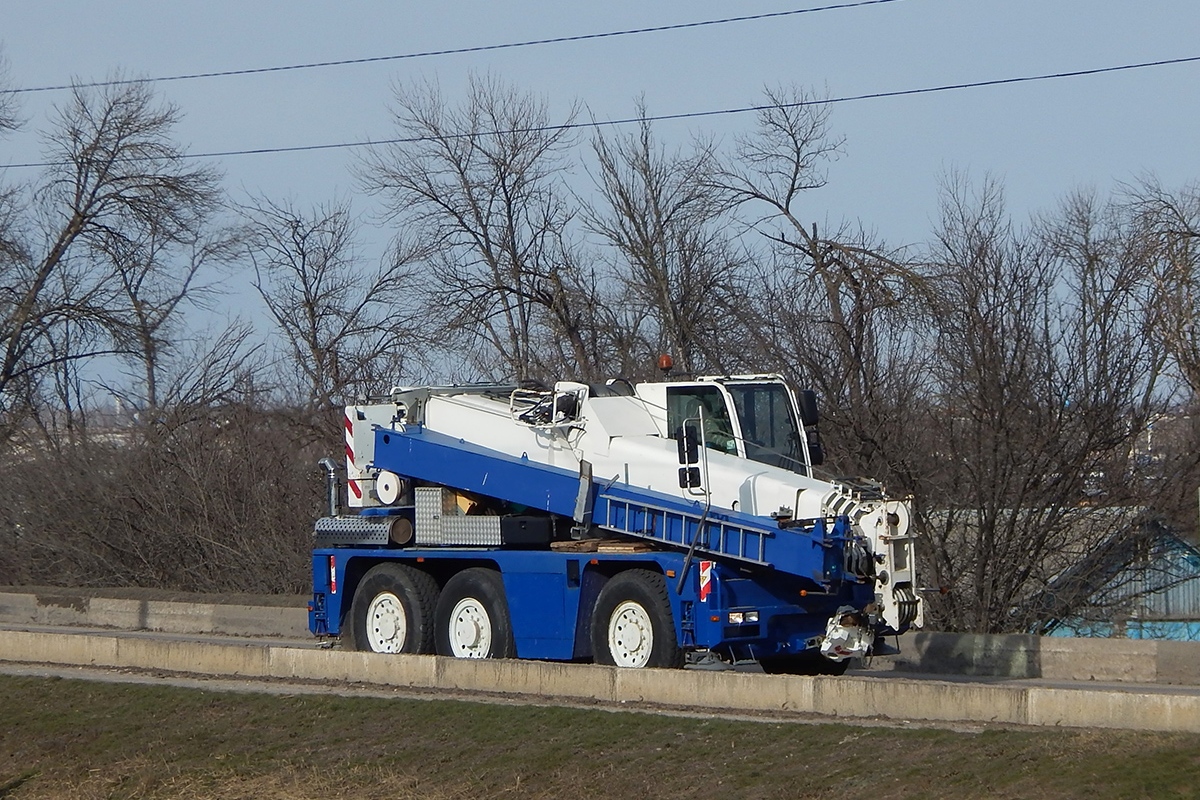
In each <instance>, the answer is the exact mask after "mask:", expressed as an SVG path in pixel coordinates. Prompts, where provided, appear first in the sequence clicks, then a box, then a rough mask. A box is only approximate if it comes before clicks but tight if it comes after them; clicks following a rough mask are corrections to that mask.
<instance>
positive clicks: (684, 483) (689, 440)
mask: <svg viewBox="0 0 1200 800" xmlns="http://www.w3.org/2000/svg"><path fill="white" fill-rule="evenodd" d="M675 444H676V445H677V446H678V448H679V465H680V466H679V488H680V489H698V488H700V468H699V467H698V466H696V464H699V463H700V431H699V430H697V428H696V426H695V425H683V426H682V427H680V428H678V429H676V431H675Z"/></svg>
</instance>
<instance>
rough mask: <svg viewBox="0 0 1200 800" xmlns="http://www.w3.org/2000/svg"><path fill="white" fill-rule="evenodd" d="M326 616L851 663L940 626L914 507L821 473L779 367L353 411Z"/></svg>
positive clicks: (681, 651)
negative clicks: (920, 566)
mask: <svg viewBox="0 0 1200 800" xmlns="http://www.w3.org/2000/svg"><path fill="white" fill-rule="evenodd" d="M345 431H346V480H345V496H346V499H347V502H346V504H345V507H344V508H343V507H341V503H340V499H339V490H338V486H337V484H336V482H335V481H336V469H335V465H334V464H333V462H331V461H329V460H325V461H323V464H324V465H325V466H326V469H327V471H328V475H329V480H330V488H331V492H330V494H331V497H330V509H329V514H328V516H325V517H323V518H321V519H320V520H318V522H317V524H316V529H315V548H314V551H313V584H314V585H313V599H312V602H311V603H310V613H309V622H310V627H311V629H312V631H313V632H314V633H315V634H318V635H329V636H341V638H342V641H343V642H344V643H346V644H347V645H349V646H351V647H354V648H356V649H361V650H370V651H376V652H383V653H439V654H442V655H447V656H457V657H461V658H488V657H519V658H537V659H552V660H594V661H595V662H597V663H601V664H610V665H617V666H623V667H672V666H683V665H696V666H706V667H720V666H722V665H733V664H737V663H743V662H747V661H757V662H759V663H760V664H761V665H762V666H763V668H764V669H766V670H768V671H789V672H807V673H840V672H841V671H844V669H845V667H846V665H847V664H848V663H849V660H850V659H852V658H861V657H865V656H868V655H871V654H872V653H875V652H879V650H880V649H881V647H883V646H884V645H883V641H882V638H881V637H883V636H885V635H888V634H893V633H903V632H904V631H906V630H908V629H909V628H910V627H919V626H920V625H921V622H922V613H923V609H922V605H923V604H922V601H921V599H920V595H919V593H918V591H917V589H916V586H917V583H916V575H915V563H914V562H915V558H914V551H913V536H912V534H911V532H910V530H909V517H910V513H909V505H908V503H907V502H906V501H905V500H903V499H895V498H889V497H887V496H886V495H885V494H884V493H883V492H882V490H880V489H879V487H877V486H869V487H863V486H855V485H851V484H850V483H846V482H838V481H830V480H826V479H824V478H822V477H819V476H818V474H817V472H816V470H815V467H817V466H819V465H820V464H821V463H822V459H823V455H822V452H821V443H820V437H819V433H818V418H817V409H816V403H815V400H814V397H813V395H812V393H811V392H801V393H799V394H798V395H797V394H796V393H794V392H793V391H792V390H791V388H790V387H789V386H788V385H787V384H786V383H785V382H784V381H783V380H782V379H781V378H780V377H779V376H777V375H738V376H721V377H705V378H699V379H695V380H665V381H657V382H645V383H637V384H633V383H630V382H627V381H623V380H616V381H609V382H608V383H607V384H604V385H588V384H584V383H576V382H571V381H560V382H558V383H557V384H555V385H554V387H553V388H552V389H550V388H545V389H541V388H539V389H526V388H519V387H515V386H499V385H488V386H424V387H401V388H397V389H394V390H393V391H392V392H391V394H390V395H389V396H387V397H386V398H381V399H379V400H376V401H371V402H363V403H359V404H356V405H352V406H348V407H346V415H345Z"/></svg>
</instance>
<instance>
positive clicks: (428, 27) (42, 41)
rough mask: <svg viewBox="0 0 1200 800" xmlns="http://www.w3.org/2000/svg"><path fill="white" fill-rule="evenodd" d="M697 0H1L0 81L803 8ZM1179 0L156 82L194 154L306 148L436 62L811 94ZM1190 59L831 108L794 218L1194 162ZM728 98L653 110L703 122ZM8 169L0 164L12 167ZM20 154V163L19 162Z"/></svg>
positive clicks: (617, 111) (1174, 14)
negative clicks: (821, 157)
mask: <svg viewBox="0 0 1200 800" xmlns="http://www.w3.org/2000/svg"><path fill="white" fill-rule="evenodd" d="M826 4H827V3H826V2H822V0H798V1H797V2H793V3H788V2H782V0H770V1H769V2H768V0H753V1H752V2H742V3H736V4H735V3H719V2H711V1H708V0H691V2H678V1H677V0H670V1H668V2H657V3H647V2H628V0H615V1H612V2H605V3H592V4H576V3H563V2H561V1H560V2H534V1H533V0H524V1H522V2H510V3H496V2H476V1H474V0H472V1H471V2H454V3H419V4H418V3H385V2H379V1H378V0H376V1H375V2H369V3H368V2H356V1H354V0H349V1H346V2H337V3H331V2H328V0H322V2H313V1H312V0H288V2H281V1H279V0H269V1H268V0H238V2H232V1H231V0H207V1H206V2H164V1H163V0H155V1H154V2H150V0H122V1H121V2H107V3H97V2H94V0H93V1H92V2H85V1H84V0H6V2H4V3H3V4H2V5H0V41H2V42H3V48H4V54H5V56H6V57H7V60H8V62H9V76H10V80H11V84H12V86H13V88H24V87H31V86H42V85H47V84H58V83H62V82H67V81H69V80H70V79H71V78H72V77H77V78H79V79H83V80H95V79H104V78H105V77H108V76H110V75H111V74H112V73H113V72H114V71H115V70H118V69H119V70H122V71H124V72H125V73H127V74H129V75H132V76H161V75H174V74H180V73H192V72H202V71H214V70H231V69H240V68H253V67H268V66H275V65H286V64H296V63H304V62H313V61H326V60H339V59H353V58H364V57H372V56H386V55H393V54H399V53H408V52H414V51H424V50H433V49H443V48H458V47H470V46H477V45H488V44H499V43H504V42H512V41H521V40H528V39H537V38H544V37H557V36H571V35H579V34H588V33H599V32H605V31H613V30H621V29H628V28H638V27H645V26H656V25H669V24H673V23H683V22H694V21H700V20H707V19H716V18H722V17H729V16H737V15H745V14H757V13H769V12H778V11H788V10H793V9H801V8H806V7H814V6H820V5H826ZM1198 34H1200V2H1197V0H1139V1H1138V2H1132V0H990V1H988V0H896V1H895V2H889V3H885V4H880V5H873V6H867V7H860V8H852V9H842V10H829V11H823V12H819V13H809V14H800V15H795V16H790V17H783V18H776V19H771V20H766V21H757V22H740V23H734V24H728V25H718V26H711V27H705V28H697V29H691V30H679V31H671V32H662V33H647V34H642V35H636V36H625V37H617V38H609V39H601V40H595V41H589V42H575V43H563V44H551V45H543V46H538V47H528V48H519V49H511V50H504V51H497V52H488V53H480V54H473V55H451V56H442V57H433V58H423V59H414V60H406V61H391V62H382V63H375V64H365V65H357V66H343V67H333V68H327V69H315V70H302V71H293V72H283V73H275V74H270V75H253V76H245V77H228V78H212V79H204V80H191V81H180V82H173V83H164V84H162V85H161V86H160V91H161V92H162V93H163V95H164V96H165V97H166V98H168V99H170V100H172V101H173V102H175V103H177V104H178V105H179V106H180V107H181V109H182V110H183V112H184V114H185V115H186V118H185V122H184V124H183V126H182V127H181V129H180V135H181V138H182V139H183V140H184V141H185V142H187V143H188V144H189V146H190V147H191V149H192V150H193V151H196V152H208V151H221V150H233V149H241V148H257V147H287V146H294V145H305V144H322V143H332V142H342V141H353V140H361V139H364V138H383V137H387V136H388V135H389V134H390V129H389V125H388V119H387V104H388V102H389V100H390V98H391V94H392V91H391V86H392V85H393V82H395V81H397V80H400V81H404V80H408V79H410V78H433V79H436V80H438V81H439V82H440V83H441V85H442V87H443V90H444V92H445V94H446V96H447V97H448V98H450V99H454V100H457V99H458V98H459V97H461V89H462V87H463V85H464V82H465V76H466V75H467V74H468V72H469V71H471V70H475V71H490V72H491V73H493V74H495V75H497V76H499V77H501V78H504V79H506V80H508V81H510V82H512V83H514V84H515V85H517V86H518V87H520V88H523V89H527V90H531V91H533V92H536V93H538V94H541V95H544V96H545V97H546V98H547V99H548V100H549V101H550V103H551V105H552V107H554V108H556V109H559V110H560V111H564V112H565V110H566V109H567V108H568V106H569V105H570V104H571V102H572V101H573V100H579V101H580V102H582V103H584V104H586V106H587V107H588V108H589V109H590V110H591V113H592V114H594V115H595V116H596V117H597V118H599V119H605V118H618V117H624V116H628V115H629V114H630V113H631V111H632V110H633V106H634V99H635V98H636V97H638V96H639V95H644V96H645V99H646V102H647V104H648V106H649V110H650V112H651V113H653V114H673V113H681V112H693V111H705V110H716V109H723V108H733V107H738V106H745V105H749V104H753V103H756V102H758V101H759V100H760V97H761V89H762V87H763V86H764V85H765V84H772V85H774V84H780V83H797V84H802V85H809V86H813V87H816V88H817V89H818V90H820V91H827V92H828V94H829V95H830V96H831V97H842V96H849V95H858V94H863V93H871V92H887V91H895V90H905V89H916V88H921V87H926V86H936V85H943V84H952V83H961V82H970V81H981V80H990V79H997V78H1006V77H1015V76H1023V75H1035V74H1041V73H1053V72H1059V71H1070V70H1080V69H1089V68H1095V67H1105V66H1115V65H1119V64H1127V63H1134V62H1142V61H1154V60H1161V59H1170V58H1180V57H1189V56H1200V35H1198ZM1197 86H1200V63H1193V64H1184V65H1177V66H1166V67H1159V68H1153V69H1143V70H1135V71H1129V72H1122V73H1115V74H1107V75H1097V76H1090V77H1080V78H1071V79H1062V80H1053V81H1042V82H1036V83H1026V84H1019V85H1012V86H1000V87H991V88H982V89H969V90H961V91H954V92H942V93H937V94H928V95H922V96H917V97H898V98H891V99H881V100H865V101H857V102H850V103H841V104H838V105H837V106H835V108H834V111H833V115H832V118H831V122H832V126H833V129H834V130H835V131H837V132H840V133H842V134H844V135H845V136H846V139H847V145H846V155H845V156H844V157H843V158H842V159H841V160H840V161H839V162H838V163H837V164H835V165H834V167H833V168H832V169H831V171H830V176H829V177H830V185H829V186H828V187H827V188H826V189H824V190H822V191H821V192H819V193H816V194H814V195H812V196H811V197H810V198H808V199H807V200H806V207H805V209H804V213H805V216H806V217H807V218H811V219H817V220H821V219H824V218H826V217H830V218H833V219H840V218H843V217H848V218H851V219H861V220H862V221H863V222H864V223H866V224H867V225H868V226H869V227H872V228H874V229H876V230H877V231H878V232H879V234H880V235H882V236H883V237H884V238H885V239H887V240H888V241H889V242H891V243H893V244H902V243H908V242H919V241H923V240H924V239H926V237H927V236H928V234H929V231H930V228H931V224H932V220H933V219H934V218H935V217H936V215H937V185H938V180H939V177H940V176H941V175H943V174H944V173H945V172H946V171H947V170H951V169H957V170H965V171H967V172H969V174H970V175H971V176H973V177H975V178H982V177H983V176H984V175H991V176H994V177H996V178H999V179H1001V180H1002V181H1003V182H1004V183H1005V184H1006V186H1007V189H1008V198H1009V201H1010V208H1011V210H1012V211H1013V212H1014V214H1015V215H1016V216H1017V218H1018V219H1022V218H1024V217H1025V216H1026V215H1027V214H1028V213H1031V212H1034V211H1036V210H1038V209H1043V208H1047V207H1049V206H1052V205H1053V204H1054V203H1055V202H1057V200H1058V198H1060V197H1061V196H1062V195H1063V194H1065V193H1066V192H1068V191H1070V190H1072V189H1075V188H1079V187H1094V188H1096V189H1099V190H1101V191H1104V192H1107V191H1108V190H1109V189H1110V188H1111V187H1112V186H1113V184H1114V181H1118V180H1130V179H1132V178H1134V177H1136V176H1137V175H1139V174H1142V173H1145V172H1150V173H1154V174H1156V175H1157V176H1158V177H1160V178H1161V179H1162V180H1163V181H1164V182H1165V183H1166V184H1167V185H1168V186H1172V187H1175V186H1180V185H1182V184H1185V183H1188V182H1192V181H1196V180H1198V179H1200V147H1198V146H1197V141H1196V132H1197V130H1200V96H1198V94H1200V93H1198V92H1197ZM62 97H63V93H61V92H44V93H36V94H26V95H23V99H22V102H23V109H24V114H25V116H26V117H28V118H29V119H30V123H29V125H28V129H27V132H26V133H22V134H18V135H17V136H14V137H11V138H9V139H7V140H0V164H13V163H21V162H25V161H34V160H37V159H38V157H39V155H40V153H39V143H38V141H37V139H36V137H35V136H34V132H35V131H36V130H37V129H38V128H39V127H40V126H41V123H42V121H43V120H44V118H45V113H46V111H47V108H48V105H49V104H50V103H52V102H54V101H57V100H60V99H61V98H62ZM752 124H753V118H752V116H751V115H741V116H728V117H720V118H715V119H701V120H690V121H686V122H671V123H662V124H660V125H658V126H657V131H658V133H659V134H660V136H661V137H662V138H663V139H665V140H667V141H668V142H671V143H677V144H680V145H684V144H686V143H687V141H688V139H689V136H690V133H691V132H693V131H707V132H711V133H714V134H716V135H718V136H720V137H724V138H725V139H726V140H728V139H729V138H731V137H732V136H733V135H734V134H735V133H737V132H739V131H746V130H749V129H750V128H751V126H752ZM352 161H353V155H352V152H351V151H345V150H334V151H323V152H314V153H298V154H286V155H261V156H240V157H228V158H224V159H222V160H221V167H222V168H223V169H224V171H225V173H226V175H227V179H228V187H229V188H230V190H231V191H232V192H234V193H235V195H237V194H239V193H244V192H254V193H264V194H267V195H269V196H275V197H282V196H289V197H292V198H294V199H296V200H299V201H301V202H302V203H305V204H307V203H310V202H311V203H316V202H320V201H324V200H327V199H330V198H332V197H334V196H342V197H345V196H352V195H354V193H355V189H354V181H353V179H352V177H351V176H350V173H349V170H348V165H349V164H350V163H351V162H352ZM17 172H18V171H9V172H8V175H7V176H6V177H7V178H8V179H9V180H11V179H14V178H16V177H25V175H20V176H18V174H17ZM26 172H27V171H26Z"/></svg>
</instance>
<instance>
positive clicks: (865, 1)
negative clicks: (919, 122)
mask: <svg viewBox="0 0 1200 800" xmlns="http://www.w3.org/2000/svg"><path fill="white" fill-rule="evenodd" d="M898 2H902V0H854V1H853V2H845V3H835V4H833V5H825V6H817V7H815V8H799V9H794V10H792V11H774V12H770V13H766V14H750V15H747V16H743V17H725V18H723V19H709V20H703V21H701V22H679V23H674V24H671V25H657V26H654V27H648V28H630V29H628V30H619V31H607V32H605V33H584V34H579V35H576V36H556V37H553V38H550V39H529V40H527V41H522V42H506V43H503V44H487V45H479V46H477V47H456V48H451V49H446V50H425V51H423V52H418V53H400V54H398V55H391V56H372V57H369V58H348V59H343V60H340V61H314V62H312V63H309V64H288V65H285V66H277V67H255V68H250V69H231V70H224V71H221V72H193V73H189V74H186V75H165V76H162V77H158V78H127V79H122V80H109V81H93V82H90V83H70V84H59V85H56V86H32V87H27V88H24V89H10V90H9V92H10V93H12V94H29V93H33V92H55V91H61V90H63V89H74V88H93V87H99V86H124V85H127V84H131V83H165V82H167V81H190V80H196V79H198V78H228V77H233V76H236V75H261V74H263V73H268V72H289V71H292V70H299V69H319V68H322V67H344V66H349V65H352V64H375V63H379V62H381V61H401V60H404V59H410V58H429V57H432V56H451V55H463V54H467V53H486V52H489V51H492V50H511V49H515V48H518V47H535V46H538V45H543V44H561V43H563V42H586V41H590V40H593V39H611V38H613V37H616V36H633V35H636V34H641V33H661V32H663V31H679V30H686V29H688V28H703V27H707V26H710V25H728V24H731V23H734V22H752V21H757V20H764V19H775V18H778V17H794V16H796V15H798V14H814V13H816V12H819V11H837V10H840V9H844V8H858V7H860V6H877V5H882V4H884V3H898Z"/></svg>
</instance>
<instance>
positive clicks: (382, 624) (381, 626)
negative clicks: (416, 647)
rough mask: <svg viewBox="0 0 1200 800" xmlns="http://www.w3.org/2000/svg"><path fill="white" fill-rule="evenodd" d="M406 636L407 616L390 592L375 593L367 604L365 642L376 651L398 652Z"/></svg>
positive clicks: (402, 646)
mask: <svg viewBox="0 0 1200 800" xmlns="http://www.w3.org/2000/svg"><path fill="white" fill-rule="evenodd" d="M407 638H408V617H407V615H406V614H405V613H404V605H403V604H402V603H401V602H400V598H399V597H397V596H396V595H394V594H392V593H391V592H380V593H379V594H377V595H375V599H374V600H372V601H371V605H369V606H367V644H369V645H370V646H371V649H372V650H373V651H375V652H376V653H399V652H400V651H401V650H402V649H404V642H405V640H406V639H407Z"/></svg>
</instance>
